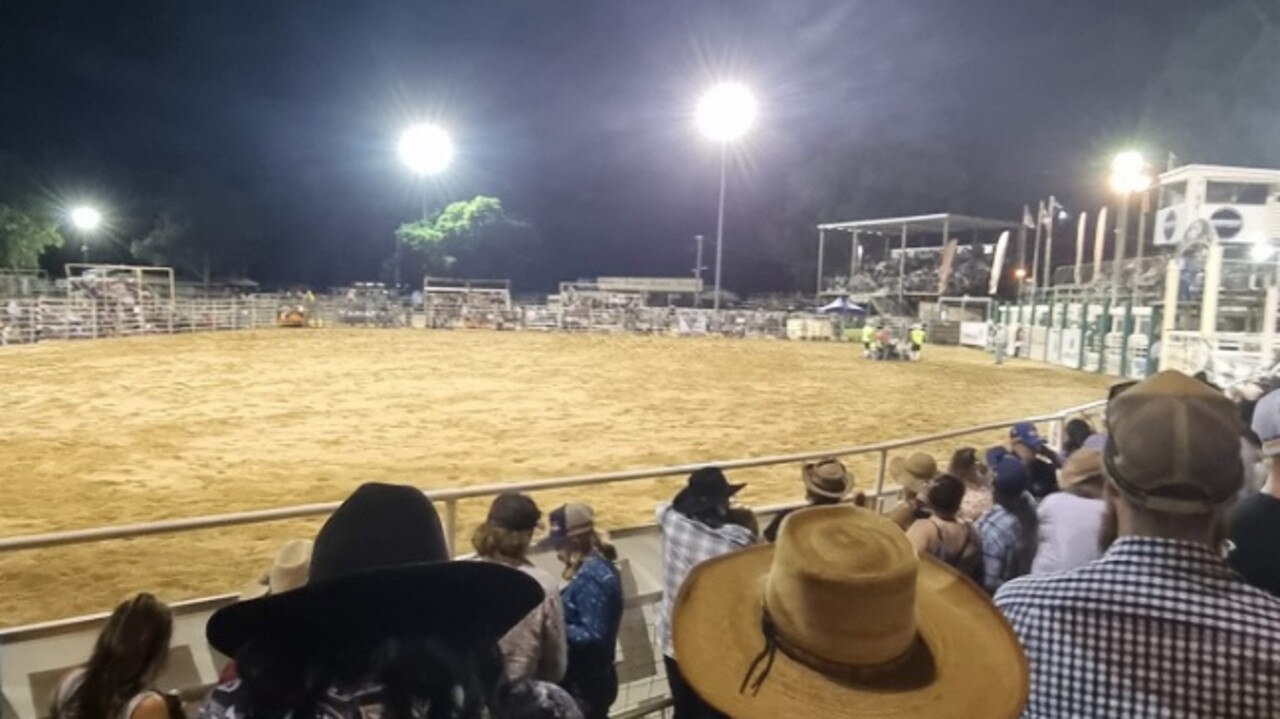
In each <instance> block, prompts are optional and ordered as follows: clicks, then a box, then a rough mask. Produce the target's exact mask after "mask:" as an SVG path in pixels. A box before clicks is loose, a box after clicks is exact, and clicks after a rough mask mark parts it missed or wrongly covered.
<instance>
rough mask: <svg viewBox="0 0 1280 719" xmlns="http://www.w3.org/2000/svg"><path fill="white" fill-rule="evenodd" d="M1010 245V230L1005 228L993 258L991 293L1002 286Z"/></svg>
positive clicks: (989, 291)
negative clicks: (1001, 278)
mask: <svg viewBox="0 0 1280 719" xmlns="http://www.w3.org/2000/svg"><path fill="white" fill-rule="evenodd" d="M1023 209H1026V208H1025V207H1024V208H1023ZM1008 246H1009V231H1008V230H1005V231H1004V232H1001V233H1000V239H999V240H998V241H997V242H996V256H995V257H994V258H993V259H992V260H991V289H989V290H988V291H987V294H989V295H994V294H995V293H996V290H997V289H998V288H999V287H1000V273H1001V272H1004V253H1005V250H1006V249H1007V248H1008Z"/></svg>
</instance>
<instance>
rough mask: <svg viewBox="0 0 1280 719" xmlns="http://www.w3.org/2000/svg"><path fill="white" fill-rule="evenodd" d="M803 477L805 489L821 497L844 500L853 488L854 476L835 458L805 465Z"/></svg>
mask: <svg viewBox="0 0 1280 719" xmlns="http://www.w3.org/2000/svg"><path fill="white" fill-rule="evenodd" d="M802 475H803V479H804V488H805V489H806V490H808V491H809V492H810V493H811V494H814V495H817V496H819V497H827V498H828V499H844V498H845V496H846V495H848V494H849V490H850V489H852V488H853V475H852V474H849V470H847V469H845V467H844V464H843V463H842V462H841V461H840V460H838V459H836V458H834V457H830V458H827V459H822V460H818V461H817V462H814V463H807V464H805V466H804V470H803V472H802Z"/></svg>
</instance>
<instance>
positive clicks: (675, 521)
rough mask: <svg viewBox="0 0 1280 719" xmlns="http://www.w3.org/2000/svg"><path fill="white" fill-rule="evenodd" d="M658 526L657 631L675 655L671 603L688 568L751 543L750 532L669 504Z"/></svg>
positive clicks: (669, 653) (665, 647)
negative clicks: (659, 584)
mask: <svg viewBox="0 0 1280 719" xmlns="http://www.w3.org/2000/svg"><path fill="white" fill-rule="evenodd" d="M658 526H659V527H660V528H661V529H662V571H663V583H662V607H661V611H660V612H659V614H658V633H659V635H660V636H661V637H662V653H663V655H665V656H668V657H672V658H675V655H676V652H675V648H674V647H673V646H672V644H671V605H672V604H673V603H674V602H675V601H676V595H677V594H679V593H680V586H681V585H682V584H684V579H685V577H687V576H689V571H690V570H692V569H693V568H694V567H695V566H697V565H698V564H701V563H702V562H705V561H707V560H708V559H711V558H712V557H718V556H720V555H721V554H725V553H727V552H732V551H733V550H735V549H741V548H742V547H746V546H749V545H750V544H751V543H752V542H754V541H755V540H754V538H753V537H752V536H751V532H750V531H749V530H747V529H746V528H744V527H739V526H738V525H736V524H726V525H724V526H722V527H720V528H719V529H712V528H711V527H708V526H707V525H705V524H702V523H701V522H695V521H693V520H692V519H689V518H688V517H686V516H684V515H683V514H681V513H679V512H677V511H676V510H675V509H673V508H672V507H671V505H669V504H663V505H660V506H659V507H658Z"/></svg>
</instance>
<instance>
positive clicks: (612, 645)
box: [545, 503, 622, 719]
mask: <svg viewBox="0 0 1280 719" xmlns="http://www.w3.org/2000/svg"><path fill="white" fill-rule="evenodd" d="M548 519H549V522H550V525H551V531H550V534H549V536H548V537H547V539H546V542H545V543H546V544H547V545H549V546H552V547H554V548H555V550H556V556H557V557H558V558H559V559H560V561H561V562H563V563H564V574H563V575H562V576H563V578H564V579H565V581H567V582H568V584H566V585H565V587H564V589H563V590H561V593H560V596H561V600H562V604H563V605H564V629H565V636H566V638H567V639H568V642H569V666H568V669H566V670H565V674H564V680H563V681H561V685H562V686H564V688H565V689H567V690H568V691H569V694H570V695H572V696H573V698H574V699H575V700H576V701H577V703H578V708H579V709H581V710H582V715H583V716H584V717H585V718H586V719H602V718H603V717H607V716H609V707H610V705H612V704H613V701H614V700H615V699H617V698H618V671H617V668H616V667H615V666H614V654H615V652H616V651H617V644H618V628H619V626H620V625H621V623H622V577H621V576H620V575H619V574H618V568H617V567H616V566H614V562H616V561H617V560H618V552H617V550H616V549H614V547H613V545H612V544H610V543H608V542H607V541H605V540H604V538H602V537H601V536H600V533H599V532H597V531H596V527H595V512H593V511H592V509H591V507H589V506H588V505H585V504H578V503H570V504H566V505H564V506H562V507H559V508H557V509H554V510H552V512H551V514H549V515H548Z"/></svg>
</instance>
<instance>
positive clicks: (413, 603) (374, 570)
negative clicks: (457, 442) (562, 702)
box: [200, 484, 543, 719]
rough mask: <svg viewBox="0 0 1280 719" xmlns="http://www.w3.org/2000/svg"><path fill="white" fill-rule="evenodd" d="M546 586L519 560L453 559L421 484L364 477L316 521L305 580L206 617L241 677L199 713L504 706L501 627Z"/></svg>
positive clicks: (431, 712) (357, 716)
mask: <svg viewBox="0 0 1280 719" xmlns="http://www.w3.org/2000/svg"><path fill="white" fill-rule="evenodd" d="M542 599H543V591H542V587H541V586H539V584H538V582H537V581H536V580H534V579H533V578H531V577H529V576H528V575H527V574H525V573H523V572H521V571H519V570H517V569H512V568H511V567H506V566H503V565H501V564H497V563H492V562H475V561H451V560H450V557H449V549H448V545H447V544H446V542H445V538H444V531H443V530H442V529H441V526H440V517H439V515H437V514H436V510H435V508H434V507H433V506H432V505H431V502H430V501H428V500H427V498H426V497H425V496H424V495H423V494H422V492H421V491H420V490H418V489H416V488H414V487H409V486H402V485H388V484H365V485H363V486H361V487H360V488H359V489H357V490H356V491H355V493H353V494H352V495H351V496H350V497H348V498H347V500H346V501H345V502H343V503H342V505H341V506H339V507H338V509H337V511H335V512H334V513H333V515H332V516H330V517H329V520H328V521H327V522H325V524H324V527H322V528H321V529H320V532H319V534H317V535H316V539H315V550H314V552H313V553H312V557H311V571H310V576H309V577H308V579H307V584H306V586H304V587H300V588H298V589H295V590H293V591H290V592H283V593H281V594H275V595H269V596H266V597H262V598H260V599H252V600H249V601H246V602H237V603H235V604H231V605H228V606H226V607H223V608H222V609H219V610H218V611H217V612H215V613H214V614H213V616H212V617H210V619H209V623H208V626H207V627H206V634H207V636H208V640H209V644H210V646H212V647H213V648H214V649H216V650H217V651H219V652H222V653H223V654H225V655H227V656H229V657H234V658H235V659H236V662H237V664H238V665H239V667H240V676H241V679H240V680H239V681H235V682H230V683H228V684H223V685H221V686H219V687H218V688H216V689H215V690H214V691H213V693H212V694H211V695H210V696H209V698H208V699H207V700H206V702H205V704H204V706H203V707H202V708H201V710H200V719H238V718H240V717H256V718H258V719H268V718H271V719H283V717H287V716H293V717H298V718H300V719H301V718H306V717H317V716H325V717H329V718H330V719H363V718H364V717H387V718H388V719H410V718H411V717H434V716H448V717H454V718H457V719H480V717H486V716H505V715H506V714H504V713H502V711H501V710H502V707H501V706H500V702H501V701H503V699H504V694H503V692H502V685H503V671H502V659H501V655H500V654H499V653H498V639H499V638H501V637H502V636H503V635H504V634H506V633H507V631H508V630H510V629H511V627H513V626H515V625H516V623H517V622H519V621H520V620H521V619H522V618H523V617H524V616H526V615H527V614H528V613H529V612H530V611H531V610H533V609H534V608H535V607H537V606H538V605H539V604H540V603H541V602H542ZM509 695H510V692H508V693H507V695H506V696H509Z"/></svg>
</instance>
